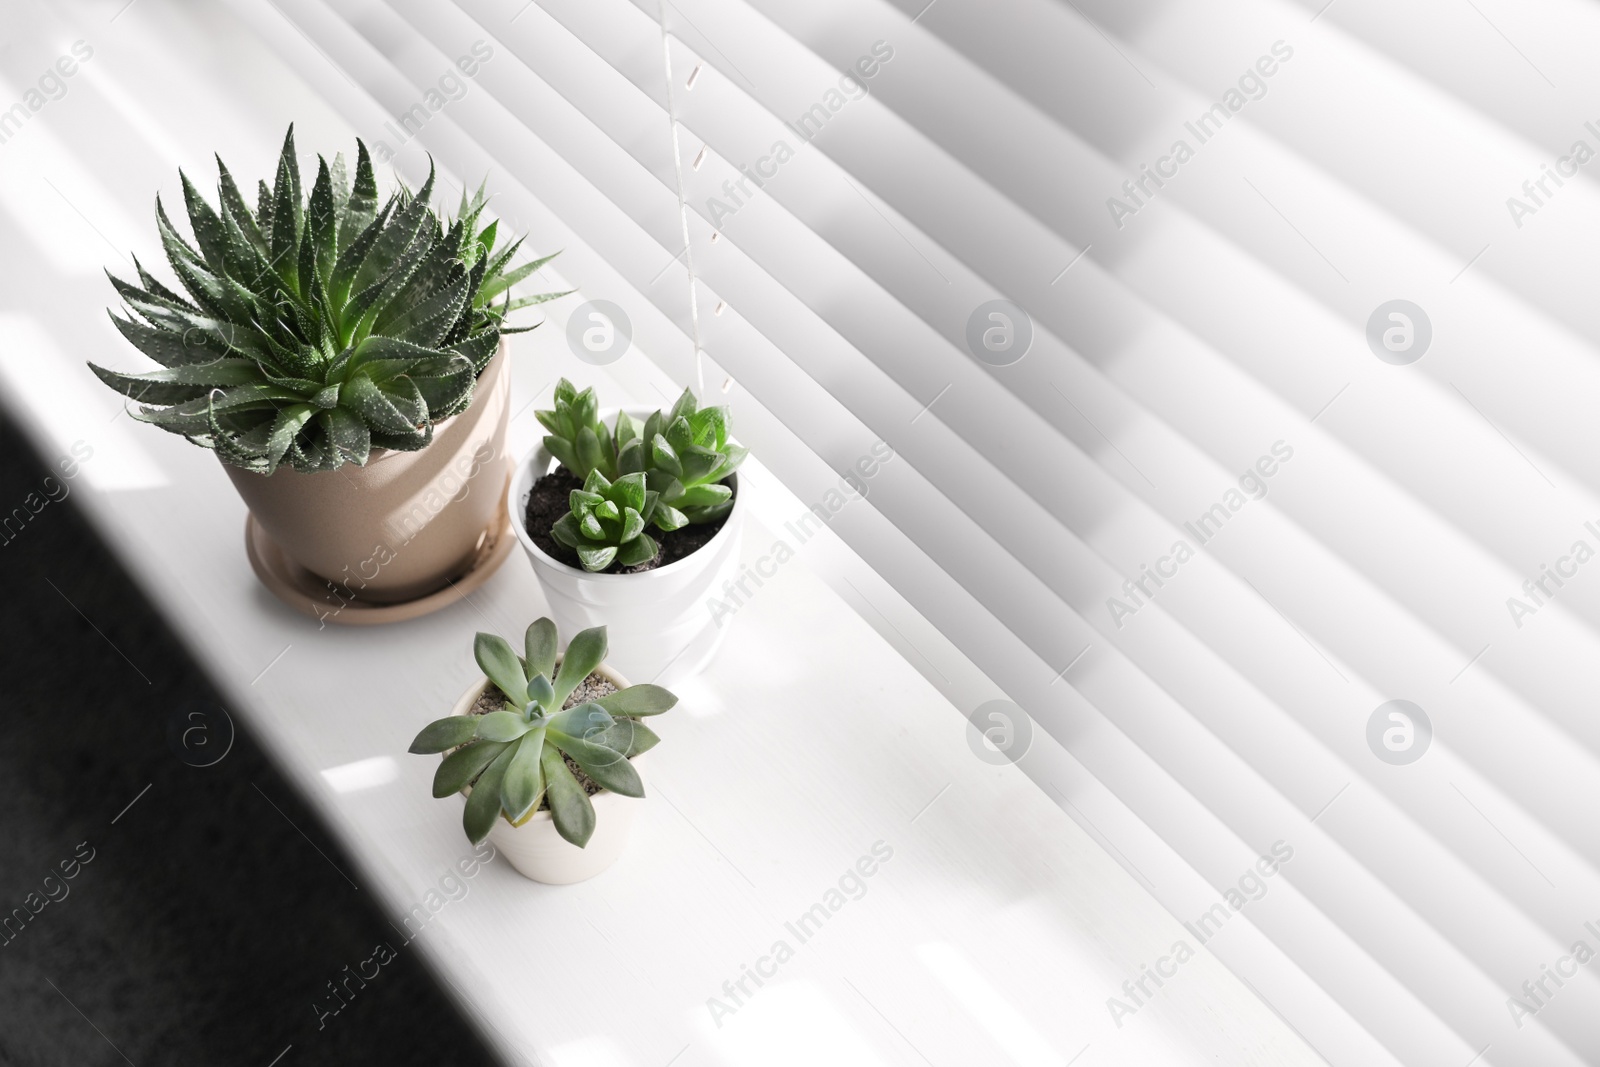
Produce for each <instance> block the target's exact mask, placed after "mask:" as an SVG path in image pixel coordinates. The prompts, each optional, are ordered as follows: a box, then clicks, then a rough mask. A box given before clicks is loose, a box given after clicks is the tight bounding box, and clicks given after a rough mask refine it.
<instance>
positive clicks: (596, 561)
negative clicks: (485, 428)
mask: <svg viewBox="0 0 1600 1067" xmlns="http://www.w3.org/2000/svg"><path fill="white" fill-rule="evenodd" d="M537 415H538V418H539V421H540V422H541V423H543V425H544V427H545V429H546V430H548V431H550V432H549V434H548V435H547V436H546V437H545V438H544V441H543V443H542V444H541V445H539V446H538V447H536V448H535V449H533V451H532V452H530V453H529V454H528V455H527V456H526V457H524V458H523V460H522V461H521V463H519V464H518V466H517V469H516V471H515V473H514V474H513V475H512V483H511V511H512V525H513V527H514V528H515V530H516V532H517V538H518V540H519V541H521V543H522V547H523V550H524V551H525V552H526V553H527V555H528V559H529V560H530V561H531V562H532V564H533V570H534V574H535V575H536V576H537V577H538V579H539V584H540V586H541V587H542V588H543V589H544V594H545V598H546V600H547V601H548V602H549V604H550V610H551V613H552V614H553V615H554V616H555V619H556V622H557V624H558V625H559V627H560V628H561V630H563V631H564V632H573V631H576V630H579V629H582V628H584V627H588V626H595V625H598V624H601V623H604V624H605V625H606V627H607V628H608V629H609V631H610V633H611V635H612V637H613V638H614V639H615V641H616V645H617V647H618V648H619V649H621V650H622V651H621V652H620V653H619V655H618V657H617V665H618V667H619V668H620V669H622V670H624V671H626V672H627V673H628V674H629V675H631V676H633V677H636V678H648V679H650V680H652V681H661V682H663V683H665V684H668V685H670V684H673V683H675V682H677V681H679V680H681V679H683V678H686V677H688V676H690V675H692V674H694V673H696V672H698V671H700V670H701V669H702V668H704V667H705V665H706V664H707V663H709V662H710V660H711V658H712V656H713V655H714V654H715V653H716V650H717V648H718V647H719V646H720V645H721V643H722V640H723V638H724V637H725V636H726V633H727V631H726V629H725V626H724V625H722V623H723V622H725V620H719V619H718V618H717V617H716V616H715V615H714V613H713V612H712V611H711V610H710V608H709V607H708V605H709V604H711V603H713V602H714V598H715V597H717V596H720V595H722V593H723V590H724V586H725V585H727V584H728V583H729V582H731V581H733V580H734V579H735V578H737V577H738V572H739V547H740V538H741V533H742V529H743V525H744V505H743V501H742V500H741V497H740V494H739V481H738V475H737V474H736V473H735V472H736V471H737V470H738V468H739V465H740V464H741V463H743V462H744V459H745V456H746V455H747V451H746V450H745V449H744V448H743V447H741V446H740V445H738V444H736V443H734V442H733V441H732V439H731V438H730V437H729V436H728V416H727V409H726V408H723V407H705V408H702V407H700V406H699V405H698V403H697V402H696V400H695V397H694V394H693V393H692V392H690V391H689V390H687V389H685V390H684V392H683V395H682V396H681V397H679V398H678V401H677V403H676V404H674V405H673V407H672V409H671V410H670V411H665V412H662V411H651V410H649V409H647V408H624V409H620V410H618V411H615V412H609V413H602V412H600V411H599V409H598V405H597V401H596V399H595V395H594V390H593V389H584V390H583V391H581V392H579V391H578V390H577V389H576V388H575V387H574V386H573V385H572V383H570V382H568V381H567V380H566V379H565V378H563V379H562V380H561V381H560V382H559V383H558V384H557V385H556V391H555V407H554V409H553V410H551V411H540V412H537Z"/></svg>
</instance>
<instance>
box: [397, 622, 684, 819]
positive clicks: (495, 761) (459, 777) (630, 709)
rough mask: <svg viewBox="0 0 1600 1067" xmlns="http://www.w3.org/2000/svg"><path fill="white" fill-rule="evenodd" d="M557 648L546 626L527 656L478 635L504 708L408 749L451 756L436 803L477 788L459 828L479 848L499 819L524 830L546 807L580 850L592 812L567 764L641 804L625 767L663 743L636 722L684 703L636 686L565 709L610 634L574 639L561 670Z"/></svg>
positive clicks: (527, 646)
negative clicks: (524, 824)
mask: <svg viewBox="0 0 1600 1067" xmlns="http://www.w3.org/2000/svg"><path fill="white" fill-rule="evenodd" d="M556 642H557V634H556V627H555V623H553V622H551V621H550V620H549V619H539V620H537V621H535V622H534V623H533V624H532V625H531V626H529V627H528V630H527V633H526V634H525V635H524V639H523V644H524V651H523V655H521V656H518V655H517V653H516V652H515V651H513V650H512V648H511V645H510V644H509V643H507V642H506V641H505V639H504V638H501V637H498V636H496V635H494V634H485V633H480V634H478V635H477V638H476V640H475V641H474V642H473V652H474V655H475V656H476V658H477V661H478V666H479V667H480V668H482V670H483V673H484V675H485V677H487V678H488V680H489V681H490V682H491V683H493V685H494V686H495V688H496V689H497V690H498V691H499V693H500V695H501V696H502V697H504V698H505V706H504V707H503V708H501V709H499V710H497V711H491V712H488V713H486V714H483V715H472V714H468V715H452V716H450V717H448V718H444V719H440V720H438V721H437V722H433V723H430V724H429V725H428V726H426V727H424V728H423V730H422V732H421V733H419V734H417V737H416V740H414V741H412V742H411V751H412V752H417V753H438V752H449V755H447V756H445V758H444V760H443V762H441V763H440V765H439V770H438V771H437V772H436V773H435V774H434V776H433V795H434V796H435V797H447V796H449V795H451V794H452V793H457V792H460V791H461V790H462V789H466V788H468V787H471V794H470V795H469V796H468V797H467V810H466V814H465V815H464V816H463V817H462V825H463V826H464V828H465V829H466V832H467V837H468V839H469V840H471V842H472V843H473V844H474V845H476V844H478V843H479V842H481V841H482V840H483V839H484V838H485V837H487V836H489V831H490V830H491V829H492V828H493V827H494V820H495V818H496V817H497V816H500V815H504V816H505V818H506V819H507V820H508V821H510V822H511V824H512V825H520V824H521V822H522V821H523V820H524V819H526V818H527V817H528V816H529V815H531V814H532V813H533V812H534V811H536V810H537V809H538V808H539V805H540V802H541V801H544V802H545V803H546V804H547V805H548V807H549V809H550V814H551V817H552V818H553V820H554V822H555V827H556V831H557V832H558V833H560V835H561V836H562V837H563V838H565V839H566V840H568V841H570V842H571V843H572V844H574V845H577V846H578V847H579V848H582V847H583V846H584V845H586V844H588V842H589V837H590V835H591V834H593V833H594V826H595V814H594V805H593V804H591V803H590V801H589V796H588V794H587V793H586V792H585V791H584V788H583V786H582V785H581V784H579V782H578V779H577V778H576V777H575V776H574V775H573V773H572V771H571V769H570V768H569V767H568V766H567V763H566V759H565V758H563V757H564V756H565V757H571V759H572V761H573V762H574V763H576V764H577V765H578V766H579V767H580V768H582V769H583V772H584V774H586V775H587V776H588V777H589V778H590V779H591V780H593V781H594V782H595V783H596V784H597V785H600V786H602V787H604V788H606V789H609V790H611V791H612V792H613V793H620V794H622V795H623V796H629V797H642V796H644V785H643V783H641V782H640V780H639V772H638V771H636V770H634V769H633V765H632V764H631V763H629V762H628V761H629V760H630V759H632V758H633V757H634V756H637V755H639V754H640V753H641V752H646V751H648V750H649V749H651V748H653V747H655V744H656V742H657V741H659V740H660V739H659V738H658V737H657V736H656V735H655V733H654V732H653V731H651V729H650V728H649V727H648V726H646V725H644V724H643V723H642V722H640V721H639V719H640V718H642V717H645V716H650V715H659V714H661V713H662V712H664V711H667V710H669V709H670V708H671V707H672V706H673V705H674V704H676V703H677V702H678V698H677V697H675V696H673V695H672V694H671V693H670V692H668V691H667V690H665V689H663V688H662V687H661V686H659V685H648V684H645V685H632V686H629V687H628V688H626V689H620V690H617V691H616V692H614V693H609V694H607V695H605V696H603V697H600V698H599V699H597V700H593V701H588V702H585V703H582V704H577V705H574V706H573V707H570V708H569V707H566V706H565V705H566V704H567V702H568V698H570V697H571V696H572V694H573V692H574V691H575V690H576V689H577V688H578V686H580V685H581V684H582V683H583V681H584V679H586V678H588V677H589V675H590V673H591V672H593V671H594V669H595V668H596V667H598V666H599V665H600V661H601V660H603V659H604V658H605V655H606V628H605V627H604V626H597V627H594V628H593V629H589V630H584V631H583V632H581V633H579V634H578V635H577V636H576V637H574V638H573V639H572V643H571V645H569V646H568V648H567V652H566V655H565V656H564V657H562V658H561V663H560V667H559V669H558V668H557V666H556V658H557V657H556V648H557V644H556ZM552 679H553V680H552Z"/></svg>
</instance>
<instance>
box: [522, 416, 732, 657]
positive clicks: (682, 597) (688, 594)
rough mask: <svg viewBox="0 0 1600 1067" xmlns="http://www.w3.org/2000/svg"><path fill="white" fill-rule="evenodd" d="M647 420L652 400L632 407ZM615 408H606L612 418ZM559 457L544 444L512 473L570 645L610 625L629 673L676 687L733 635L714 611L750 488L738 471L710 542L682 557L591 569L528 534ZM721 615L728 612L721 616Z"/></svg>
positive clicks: (536, 563) (525, 539)
mask: <svg viewBox="0 0 1600 1067" xmlns="http://www.w3.org/2000/svg"><path fill="white" fill-rule="evenodd" d="M625 410H627V412H628V414H629V415H631V416H633V417H634V418H636V419H639V420H640V421H643V420H644V419H646V418H648V417H649V416H650V414H651V412H652V410H653V409H651V408H627V409H625ZM615 416H616V412H615V411H614V410H612V411H605V412H602V413H601V418H603V419H604V420H605V421H606V422H607V423H608V424H610V423H611V422H612V420H613V419H614V418H615ZM554 464H555V458H554V457H553V456H551V455H550V452H549V450H548V449H546V448H545V447H544V446H543V445H542V444H541V445H540V446H538V447H537V448H535V449H534V450H533V451H532V452H530V453H528V454H527V455H526V456H524V457H523V458H522V460H521V462H520V463H518V464H517V468H516V470H515V472H514V473H513V474H512V476H511V487H510V490H509V491H510V494H511V498H510V500H509V501H508V504H509V506H510V511H511V525H512V528H513V529H515V530H516V531H517V540H519V541H521V542H522V549H523V551H524V552H526V553H527V554H528V559H529V560H530V561H532V563H533V573H534V575H535V576H537V577H538V579H539V585H540V586H541V587H542V588H543V589H544V595H545V599H546V600H547V601H549V603H550V614H551V616H552V617H553V618H554V619H555V624H556V629H557V630H558V631H559V633H560V634H561V640H562V643H563V646H565V643H566V642H567V641H570V640H571V639H572V638H573V636H574V635H576V634H577V633H578V631H580V630H587V629H589V628H590V627H591V626H602V625H603V626H605V628H606V634H607V637H608V639H609V641H608V644H609V645H610V647H611V649H612V650H613V651H612V652H611V653H609V658H610V660H611V661H613V662H615V663H616V664H617V666H618V668H619V669H621V670H624V671H626V672H627V673H628V675H629V676H630V677H633V678H639V679H642V680H644V681H646V682H654V683H655V684H657V685H663V686H666V687H667V688H669V689H670V688H671V687H672V686H673V685H674V684H676V683H677V682H679V681H682V680H683V679H685V678H688V677H691V676H693V675H695V674H698V673H700V671H702V670H704V669H705V667H706V665H707V664H708V663H710V662H711V658H712V657H713V656H714V655H716V651H717V649H718V648H719V647H720V646H721V645H722V640H723V638H724V637H726V636H727V624H728V616H727V613H725V612H724V613H717V614H714V613H713V612H712V609H711V605H712V602H713V600H714V598H716V597H720V596H722V595H723V593H722V590H723V584H724V583H725V582H730V581H732V580H733V579H736V578H737V577H738V576H739V545H740V540H741V536H742V534H743V530H744V513H745V504H744V495H743V494H742V493H740V492H739V488H738V478H739V476H738V475H737V474H736V475H734V476H733V482H732V484H733V487H734V494H733V508H732V510H731V511H729V512H728V520H727V522H725V523H724V524H723V526H722V529H720V530H718V531H717V535H716V536H715V537H713V538H712V539H711V540H710V541H709V542H708V543H707V544H705V545H702V546H701V547H700V549H699V550H697V551H695V552H693V553H691V554H690V555H688V556H685V557H684V558H683V559H680V560H678V561H677V562H675V563H669V564H667V565H666V566H664V567H657V568H655V569H654V570H649V571H643V572H641V573H639V574H590V573H589V572H588V571H586V570H584V569H583V568H582V567H573V566H569V565H568V564H566V563H562V562H561V561H560V560H557V559H555V558H554V557H552V556H551V555H550V554H549V553H548V552H546V551H545V550H544V549H542V548H540V547H539V546H538V545H537V544H535V543H534V541H533V539H532V538H531V537H529V536H528V530H527V526H526V523H527V510H528V494H529V492H530V491H531V490H532V489H533V484H534V482H536V481H538V480H539V479H540V478H542V477H544V476H545V475H546V474H547V473H549V472H550V470H551V469H552V468H553V466H554ZM718 615H720V616H721V618H720V623H719V619H718Z"/></svg>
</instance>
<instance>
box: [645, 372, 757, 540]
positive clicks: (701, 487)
mask: <svg viewBox="0 0 1600 1067" xmlns="http://www.w3.org/2000/svg"><path fill="white" fill-rule="evenodd" d="M619 435H620V428H619ZM747 455H749V450H748V449H745V448H743V447H741V446H739V445H736V444H733V443H732V442H730V441H729V440H728V409H727V408H725V407H706V408H702V407H699V406H698V403H697V401H696V400H695V396H694V393H692V392H691V391H689V390H688V389H685V390H684V391H683V395H682V396H680V397H679V398H678V402H677V403H676V404H675V405H673V408H672V410H671V411H670V412H667V413H666V414H662V413H661V412H659V411H657V412H655V413H653V414H652V415H651V416H650V417H649V418H648V419H646V420H645V422H644V426H643V427H642V428H640V430H639V433H638V436H637V438H635V439H633V440H630V441H629V442H628V445H627V446H626V447H624V446H622V445H620V444H619V446H618V449H617V469H618V470H620V471H623V472H629V471H635V470H640V471H644V472H645V480H646V484H647V486H648V487H649V488H650V489H651V490H652V491H654V492H656V493H658V494H659V495H660V502H659V504H658V505H657V507H656V510H655V513H654V522H655V524H656V526H657V527H659V528H660V529H662V530H668V531H670V530H676V529H678V528H679V527H681V526H683V525H684V524H685V523H696V524H698V523H706V522H716V521H718V520H719V519H722V518H723V517H725V516H726V515H727V514H728V512H729V511H730V510H732V508H733V487H732V486H729V485H724V484H722V483H723V481H724V480H725V479H726V478H727V477H728V476H729V475H731V474H732V473H733V472H734V471H736V470H738V469H739V465H740V464H741V463H743V462H744V461H745V457H746V456H747Z"/></svg>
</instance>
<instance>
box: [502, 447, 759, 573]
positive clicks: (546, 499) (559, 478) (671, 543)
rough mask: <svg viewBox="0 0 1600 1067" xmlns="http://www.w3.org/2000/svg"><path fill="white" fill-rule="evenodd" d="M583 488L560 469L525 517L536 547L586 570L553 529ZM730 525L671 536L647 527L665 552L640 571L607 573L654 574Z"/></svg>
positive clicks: (537, 487) (536, 493)
mask: <svg viewBox="0 0 1600 1067" xmlns="http://www.w3.org/2000/svg"><path fill="white" fill-rule="evenodd" d="M582 488H583V482H582V481H580V480H579V479H578V478H577V477H576V476H575V475H573V474H572V472H571V471H569V470H567V469H566V468H565V467H558V468H556V469H555V470H554V471H552V472H551V473H549V474H547V475H545V476H544V477H543V478H540V479H539V480H538V481H537V482H534V483H533V489H532V491H530V492H529V493H528V506H527V510H526V511H525V513H524V520H525V521H526V523H527V527H528V536H529V537H532V538H533V543H534V544H536V545H538V546H539V547H540V548H541V549H543V550H544V551H545V552H546V553H547V554H549V555H550V556H552V557H553V558H555V559H558V560H560V561H561V562H562V563H565V564H566V565H567V566H569V567H580V566H582V564H581V563H580V562H579V561H578V553H577V550H576V549H571V548H568V547H567V546H566V545H564V544H562V543H561V542H560V541H557V540H556V539H555V538H554V537H551V536H550V527H552V526H554V525H555V524H556V522H557V520H559V519H560V518H561V516H563V515H565V514H566V513H567V510H568V507H569V505H570V498H571V496H572V491H573V490H574V489H582ZM727 521H728V520H727V518H726V517H724V518H721V519H718V520H717V521H716V522H707V523H700V524H694V523H691V524H689V525H688V526H684V527H682V528H680V529H677V530H673V531H672V532H671V533H662V532H661V531H660V530H658V529H656V528H655V527H653V526H652V527H647V528H646V530H645V533H648V534H649V535H650V536H651V537H654V538H655V539H656V541H657V542H659V543H660V545H661V551H660V552H657V553H656V558H655V559H653V560H650V561H649V562H648V563H641V564H639V565H638V566H636V567H618V566H616V565H615V564H612V565H611V567H610V568H608V569H607V570H606V571H605V572H604V573H606V574H638V573H639V572H641V571H653V570H655V569H656V568H657V567H665V566H666V565H667V564H669V563H676V562H677V561H678V560H680V559H683V558H684V557H685V556H687V555H689V554H691V553H693V552H697V551H699V550H700V549H702V548H704V547H705V546H706V545H707V544H709V543H710V542H711V539H712V538H713V537H715V536H717V531H718V530H721V529H722V524H723V523H725V522H727Z"/></svg>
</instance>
